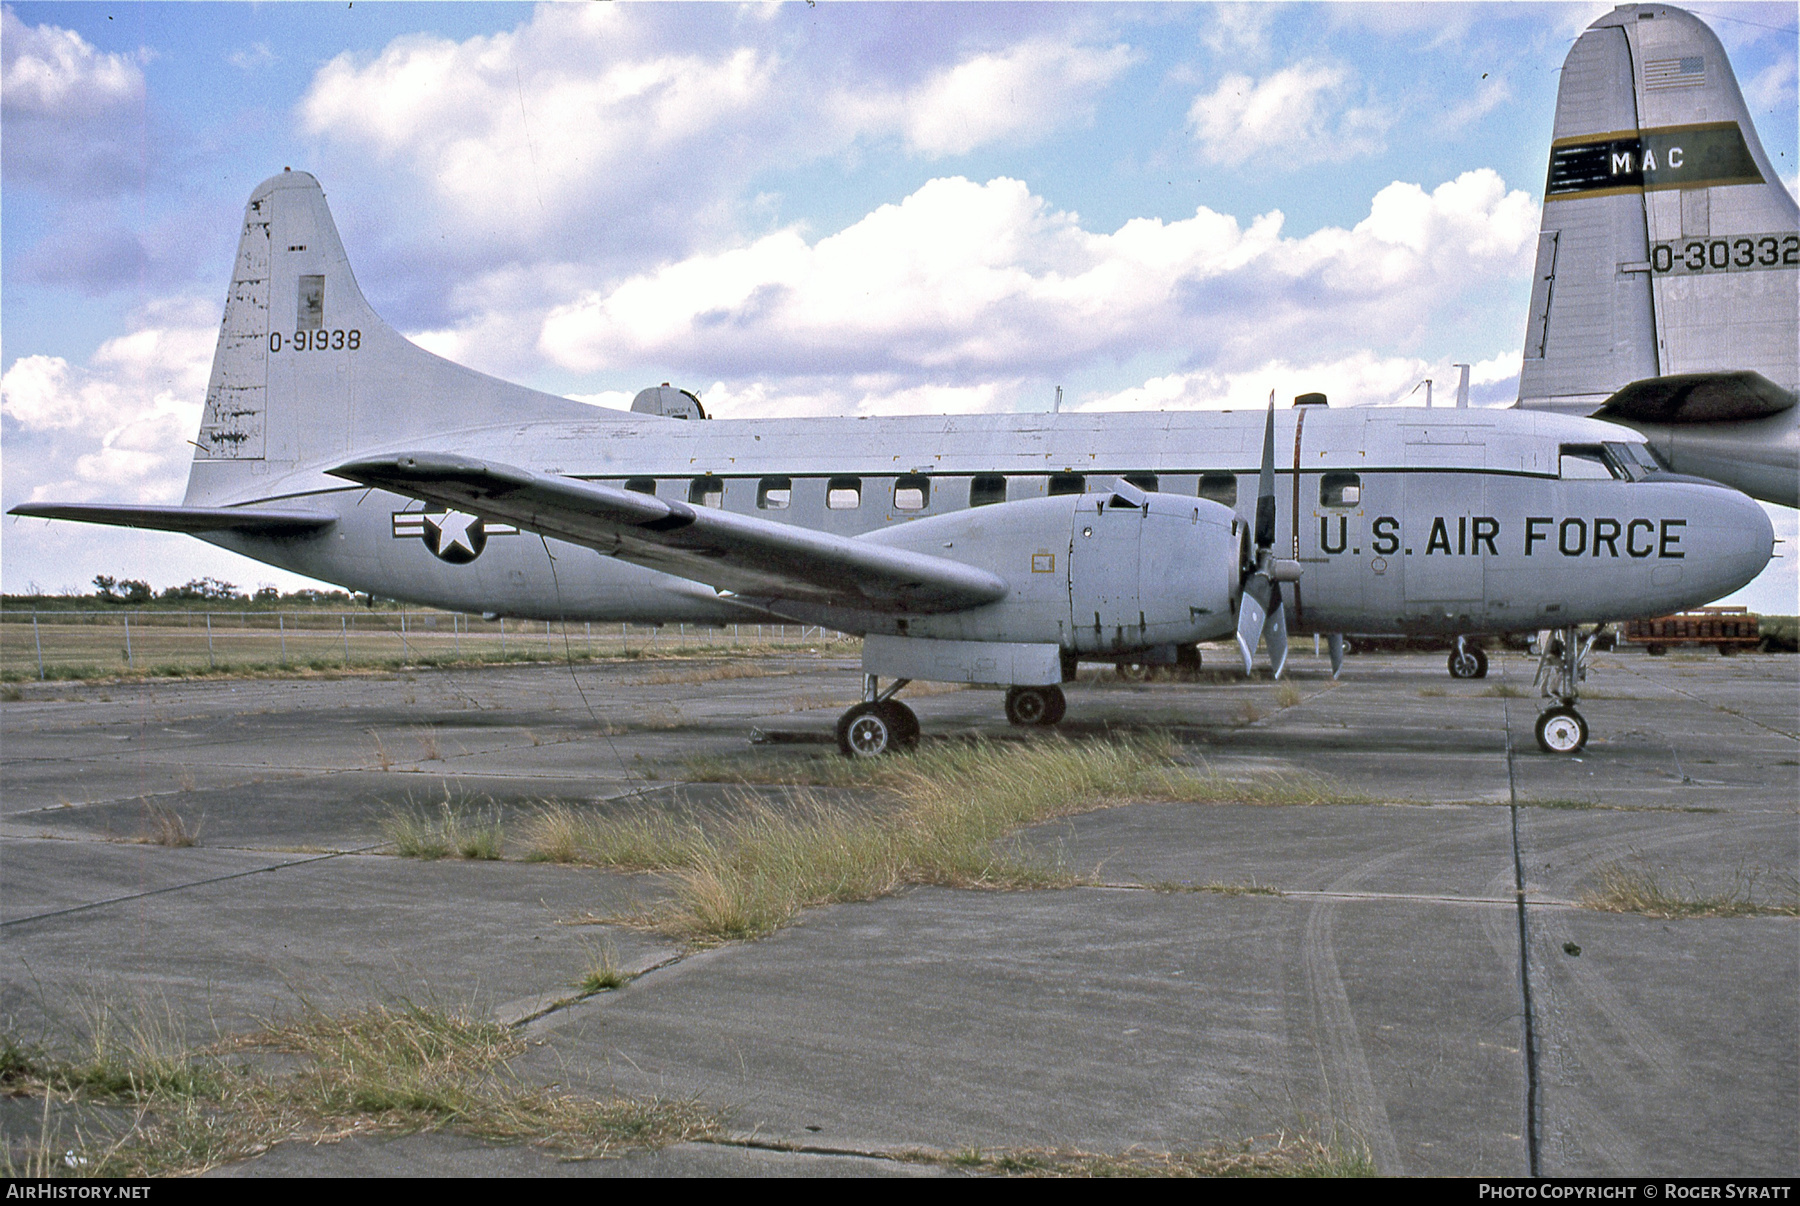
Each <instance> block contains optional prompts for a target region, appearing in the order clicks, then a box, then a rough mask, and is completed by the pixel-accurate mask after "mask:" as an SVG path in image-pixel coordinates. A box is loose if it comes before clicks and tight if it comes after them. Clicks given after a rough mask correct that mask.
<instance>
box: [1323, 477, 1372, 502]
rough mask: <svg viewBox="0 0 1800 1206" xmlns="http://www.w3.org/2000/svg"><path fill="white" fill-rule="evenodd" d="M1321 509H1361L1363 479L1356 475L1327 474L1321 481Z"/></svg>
mask: <svg viewBox="0 0 1800 1206" xmlns="http://www.w3.org/2000/svg"><path fill="white" fill-rule="evenodd" d="M1319 505H1320V506H1321V507H1360V506H1361V505H1362V478H1361V477H1360V476H1359V475H1357V474H1354V473H1327V474H1325V475H1324V476H1323V477H1321V478H1320V479H1319Z"/></svg>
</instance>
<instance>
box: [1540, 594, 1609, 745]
mask: <svg viewBox="0 0 1800 1206" xmlns="http://www.w3.org/2000/svg"><path fill="white" fill-rule="evenodd" d="M1605 627H1606V625H1604V624H1600V625H1596V626H1595V628H1594V631H1593V633H1592V634H1591V635H1590V636H1589V637H1588V639H1587V640H1585V641H1583V640H1581V634H1580V632H1579V631H1578V630H1577V629H1576V628H1575V627H1573V626H1570V627H1568V628H1558V629H1556V630H1555V631H1554V632H1552V633H1551V634H1550V638H1549V639H1548V640H1546V641H1544V642H1543V652H1542V653H1540V654H1539V655H1538V669H1537V677H1536V679H1534V680H1533V681H1534V683H1535V684H1536V686H1537V687H1538V690H1539V692H1540V693H1541V694H1542V695H1543V697H1544V698H1545V699H1550V700H1555V701H1556V702H1555V703H1554V704H1553V705H1552V706H1550V707H1548V708H1545V709H1544V710H1543V711H1542V712H1540V713H1539V714H1538V718H1537V743H1538V748H1539V749H1541V750H1543V751H1544V752H1545V753H1546V754H1579V753H1580V752H1581V751H1582V748H1583V747H1584V746H1586V745H1587V739H1588V725H1587V721H1586V720H1584V719H1583V718H1582V715H1581V713H1580V712H1577V711H1576V710H1575V700H1576V699H1577V698H1578V697H1579V696H1580V694H1581V682H1582V680H1583V679H1585V678H1586V677H1587V660H1588V654H1589V653H1590V652H1592V650H1593V648H1594V640H1595V638H1597V637H1598V636H1599V635H1600V633H1601V632H1602V631H1603V630H1604V629H1605Z"/></svg>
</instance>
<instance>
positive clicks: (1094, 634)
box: [1068, 494, 1242, 653]
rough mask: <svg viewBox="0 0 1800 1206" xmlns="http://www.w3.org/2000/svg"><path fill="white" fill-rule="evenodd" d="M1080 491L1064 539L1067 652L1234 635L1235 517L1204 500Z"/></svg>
mask: <svg viewBox="0 0 1800 1206" xmlns="http://www.w3.org/2000/svg"><path fill="white" fill-rule="evenodd" d="M1138 498H1139V499H1140V500H1141V501H1140V502H1138V503H1137V504H1136V505H1133V500H1131V499H1129V498H1125V497H1121V496H1118V495H1110V494H1084V495H1082V496H1081V497H1080V498H1079V499H1078V500H1077V501H1076V504H1075V513H1074V522H1073V524H1072V526H1071V529H1070V538H1069V574H1068V579H1069V612H1070V618H1071V627H1072V632H1071V636H1072V638H1073V640H1072V646H1073V648H1074V649H1075V650H1076V651H1077V652H1080V653H1122V652H1126V651H1128V650H1133V649H1145V648H1148V647H1150V646H1152V645H1184V644H1190V643H1192V642H1195V641H1210V640H1213V639H1215V638H1218V637H1223V636H1226V635H1228V634H1230V633H1231V632H1232V631H1234V628H1235V624H1236V615H1235V609H1234V604H1235V602H1236V600H1237V594H1238V589H1239V580H1238V576H1239V573H1240V569H1239V566H1240V557H1241V553H1240V536H1239V533H1240V531H1241V529H1242V525H1241V523H1240V522H1239V520H1238V519H1237V516H1236V515H1234V514H1233V513H1232V511H1231V510H1230V509H1229V508H1227V507H1223V506H1220V505H1219V504H1218V503H1216V502H1212V501H1211V500H1209V499H1204V498H1181V497H1175V496H1171V495H1166V494H1148V495H1139V496H1138Z"/></svg>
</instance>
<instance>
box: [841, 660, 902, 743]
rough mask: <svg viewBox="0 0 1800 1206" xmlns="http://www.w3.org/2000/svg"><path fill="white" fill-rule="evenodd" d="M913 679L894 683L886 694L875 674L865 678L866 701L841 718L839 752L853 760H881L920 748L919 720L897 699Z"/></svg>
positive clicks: (897, 680) (864, 699) (864, 698)
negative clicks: (903, 688)
mask: <svg viewBox="0 0 1800 1206" xmlns="http://www.w3.org/2000/svg"><path fill="white" fill-rule="evenodd" d="M911 681H912V680H911V679H910V678H901V679H896V680H894V682H893V683H891V684H890V685H889V686H888V689H887V690H885V691H883V690H881V689H880V686H881V683H880V680H879V679H877V678H876V677H875V676H874V675H873V674H865V675H863V701H862V702H861V703H859V704H857V705H856V706H855V707H853V708H851V709H850V710H849V711H847V712H845V713H844V714H843V715H842V716H840V717H838V722H837V743H838V749H840V750H842V751H843V752H844V755H845V757H849V758H879V757H880V756H881V755H883V754H891V753H893V752H895V751H897V750H909V749H911V748H913V747H914V746H915V745H918V744H919V718H918V717H917V716H915V715H914V714H913V710H912V709H911V708H909V707H907V706H906V705H905V704H903V703H901V702H900V701H899V700H897V699H895V698H894V696H895V694H896V693H898V692H899V690H900V688H902V687H904V686H906V684H907V683H909V682H911Z"/></svg>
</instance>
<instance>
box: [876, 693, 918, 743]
mask: <svg viewBox="0 0 1800 1206" xmlns="http://www.w3.org/2000/svg"><path fill="white" fill-rule="evenodd" d="M879 706H880V707H881V709H882V710H883V712H884V713H886V715H887V716H888V719H889V721H890V723H892V725H893V726H894V735H895V737H896V738H897V739H898V740H899V744H900V748H901V749H903V750H910V749H913V748H915V747H917V745H918V744H919V718H918V716H917V715H915V714H914V713H913V710H912V709H911V708H909V707H907V706H906V705H905V704H903V703H901V702H900V701H899V700H897V699H890V700H887V701H886V702H884V703H882V704H880V705H879Z"/></svg>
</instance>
